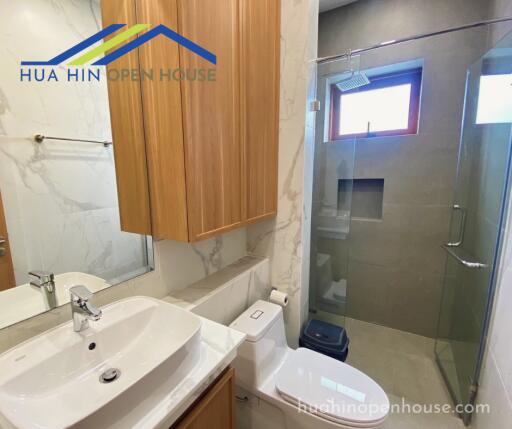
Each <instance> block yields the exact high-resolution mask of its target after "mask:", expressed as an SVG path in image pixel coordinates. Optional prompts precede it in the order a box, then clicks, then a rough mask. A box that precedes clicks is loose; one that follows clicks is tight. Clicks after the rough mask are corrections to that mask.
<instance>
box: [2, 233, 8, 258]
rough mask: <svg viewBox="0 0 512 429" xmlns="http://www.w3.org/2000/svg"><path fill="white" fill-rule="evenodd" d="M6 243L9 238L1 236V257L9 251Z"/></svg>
mask: <svg viewBox="0 0 512 429" xmlns="http://www.w3.org/2000/svg"><path fill="white" fill-rule="evenodd" d="M4 244H7V240H6V239H5V238H4V237H0V258H1V257H2V256H5V254H6V253H7V249H6V248H5V246H4Z"/></svg>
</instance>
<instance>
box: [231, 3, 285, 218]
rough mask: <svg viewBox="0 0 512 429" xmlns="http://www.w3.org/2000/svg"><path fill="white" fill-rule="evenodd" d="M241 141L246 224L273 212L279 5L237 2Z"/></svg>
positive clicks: (277, 119) (274, 200)
mask: <svg viewBox="0 0 512 429" xmlns="http://www.w3.org/2000/svg"><path fill="white" fill-rule="evenodd" d="M240 4H241V29H242V31H241V52H242V58H241V77H242V79H241V83H242V112H243V116H242V138H243V141H244V144H243V146H244V155H245V156H244V158H245V169H246V180H247V184H246V189H247V192H246V200H245V205H246V206H245V207H246V216H247V221H248V222H255V221H258V220H263V219H265V218H268V217H273V216H275V215H276V213H277V162H278V139H279V79H280V31H281V29H280V12H281V10H280V9H281V6H280V1H279V0H240Z"/></svg>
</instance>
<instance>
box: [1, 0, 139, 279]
mask: <svg viewBox="0 0 512 429" xmlns="http://www.w3.org/2000/svg"><path fill="white" fill-rule="evenodd" d="M0 9H1V10H2V14H1V16H0V24H1V25H0V28H1V30H0V67H1V68H2V76H1V78H0V190H1V192H2V198H3V202H4V207H5V214H6V220H7V226H8V230H9V233H10V239H11V247H12V253H13V263H14V266H15V276H16V282H17V284H24V283H26V282H27V281H28V275H27V272H28V271H29V270H37V269H44V270H48V271H52V272H54V273H56V274H59V273H64V272H70V271H81V272H85V273H89V274H93V275H96V276H99V277H103V278H105V279H106V280H107V281H109V282H112V281H113V280H115V279H117V278H119V277H120V276H121V277H122V276H123V275H125V274H126V273H129V272H138V271H139V270H140V269H141V268H142V267H144V266H146V265H147V260H146V255H145V253H146V246H145V238H144V237H141V236H139V235H136V234H128V233H122V232H121V231H120V226H119V212H118V208H117V207H118V202H117V192H116V177H115V167H114V157H113V151H112V148H104V147H103V146H101V145H92V144H87V143H69V142H57V141H50V140H48V141H45V142H44V143H42V144H38V143H35V142H33V141H32V140H31V136H33V135H34V134H36V133H41V134H45V135H53V136H62V137H69V138H85V139H97V140H111V139H112V137H111V128H110V115H109V109H108V95H107V87H106V80H105V79H102V80H101V81H100V82H88V83H84V82H77V83H73V82H64V81H60V82H51V83H36V82H27V81H24V82H21V81H20V61H22V60H47V59H49V58H52V57H54V56H55V55H57V54H58V53H60V52H63V51H64V50H66V49H68V48H69V47H70V46H72V45H74V44H76V43H78V42H79V41H81V40H83V39H85V38H86V37H88V36H90V35H91V34H94V33H95V32H97V31H98V30H99V29H100V28H101V19H100V9H99V1H98V0H89V1H80V2H72V1H66V0H56V1H52V2H49V1H46V0H27V1H23V2H12V1H8V0H0ZM60 68H61V70H60V71H64V70H63V68H64V66H61V67H60Z"/></svg>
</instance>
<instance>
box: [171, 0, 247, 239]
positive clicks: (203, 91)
mask: <svg viewBox="0 0 512 429" xmlns="http://www.w3.org/2000/svg"><path fill="white" fill-rule="evenodd" d="M238 3H239V0H216V1H212V0H178V14H179V32H180V33H181V34H182V35H183V36H185V37H187V38H189V39H191V40H192V41H193V42H195V43H197V44H199V45H201V46H202V47H203V48H205V49H207V50H209V51H211V52H213V53H214V54H215V55H216V56H217V65H216V66H214V65H213V64H211V63H210V62H208V61H206V60H205V59H203V58H202V57H200V56H198V55H196V54H195V53H193V52H191V51H189V50H188V49H186V48H184V47H182V46H180V59H181V67H182V68H183V69H185V70H187V71H189V73H195V72H196V71H197V70H198V69H213V70H214V73H215V76H216V81H215V82H211V81H202V82H201V81H193V80H183V81H182V82H181V87H182V109H183V126H184V136H185V168H186V180H187V201H188V221H189V222H188V224H189V239H190V241H195V240H201V239H205V238H208V237H210V236H212V235H216V234H220V233H222V232H226V231H228V230H230V229H233V228H236V227H238V226H240V224H241V222H242V199H243V196H242V192H243V191H242V190H243V182H244V181H243V177H245V175H244V172H243V171H242V145H241V142H240V128H239V127H240V76H239V8H238Z"/></svg>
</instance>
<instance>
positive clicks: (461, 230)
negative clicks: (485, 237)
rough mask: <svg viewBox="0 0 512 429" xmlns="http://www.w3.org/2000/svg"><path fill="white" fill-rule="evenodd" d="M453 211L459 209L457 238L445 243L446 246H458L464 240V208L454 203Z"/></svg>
mask: <svg viewBox="0 0 512 429" xmlns="http://www.w3.org/2000/svg"><path fill="white" fill-rule="evenodd" d="M453 210H454V211H460V213H461V217H460V226H459V236H458V238H457V241H452V242H449V243H446V246H447V247H460V246H461V244H462V243H463V242H464V230H465V229H466V214H467V213H466V209H465V208H464V207H461V206H459V205H458V204H455V205H454V206H453Z"/></svg>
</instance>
